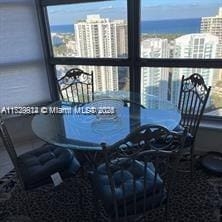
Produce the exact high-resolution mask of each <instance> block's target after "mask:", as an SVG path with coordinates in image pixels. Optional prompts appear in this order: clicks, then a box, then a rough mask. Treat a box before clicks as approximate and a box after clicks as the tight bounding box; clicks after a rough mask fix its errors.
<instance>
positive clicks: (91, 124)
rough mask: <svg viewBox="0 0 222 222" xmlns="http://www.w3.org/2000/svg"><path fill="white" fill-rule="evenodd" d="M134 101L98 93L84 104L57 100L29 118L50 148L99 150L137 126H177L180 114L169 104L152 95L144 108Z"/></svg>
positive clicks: (122, 96) (127, 96)
mask: <svg viewBox="0 0 222 222" xmlns="http://www.w3.org/2000/svg"><path fill="white" fill-rule="evenodd" d="M129 98H133V102H131V100H129ZM138 98H140V97H138ZM138 101H140V100H138V99H137V97H136V96H135V94H134V97H132V96H131V95H129V94H123V95H118V94H117V93H115V94H114V93H100V94H98V95H96V96H95V99H94V101H92V102H90V103H87V104H76V103H72V102H67V101H57V102H54V103H52V104H50V105H48V106H47V107H44V109H42V111H44V112H42V113H40V114H37V115H35V116H34V117H33V120H32V129H33V131H34V133H35V134H36V135H37V136H38V137H39V138H40V139H42V140H44V141H46V142H47V143H50V144H53V145H57V146H60V147H64V148H69V149H74V150H81V151H100V150H101V149H102V148H101V146H100V144H101V143H106V144H107V145H112V144H114V143H115V142H117V141H119V140H120V139H123V138H124V137H125V136H127V135H128V134H129V133H131V132H132V131H133V130H135V128H137V127H139V126H141V125H145V124H153V125H161V126H163V127H165V128H167V129H168V130H173V129H174V128H175V127H176V126H177V125H178V124H179V122H180V118H181V115H180V112H179V111H178V109H177V107H176V106H175V105H173V104H172V103H170V102H168V101H161V100H159V99H158V97H156V96H152V95H148V96H146V105H145V106H142V105H140V102H139V103H138Z"/></svg>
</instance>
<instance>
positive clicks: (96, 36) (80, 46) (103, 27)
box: [74, 15, 126, 91]
mask: <svg viewBox="0 0 222 222" xmlns="http://www.w3.org/2000/svg"><path fill="white" fill-rule="evenodd" d="M124 24H125V23H124V21H123V20H116V21H115V20H114V21H111V20H109V19H107V18H101V17H100V15H88V16H87V19H86V20H82V21H79V22H78V23H77V24H75V25H74V28H75V36H76V45H77V54H78V56H79V57H85V58H99V57H100V58H101V57H102V58H116V57H118V40H117V38H118V36H121V38H122V34H120V33H119V29H118V27H121V28H122V26H123V25H124ZM121 33H122V32H121ZM125 39H126V36H125ZM124 50H126V49H123V48H121V52H123V53H124ZM82 68H83V69H84V70H85V71H89V72H90V71H91V70H92V71H93V72H94V74H95V75H94V83H95V91H107V90H111V91H116V90H118V69H117V67H98V66H97V67H96V66H91V67H89V66H84V67H82Z"/></svg>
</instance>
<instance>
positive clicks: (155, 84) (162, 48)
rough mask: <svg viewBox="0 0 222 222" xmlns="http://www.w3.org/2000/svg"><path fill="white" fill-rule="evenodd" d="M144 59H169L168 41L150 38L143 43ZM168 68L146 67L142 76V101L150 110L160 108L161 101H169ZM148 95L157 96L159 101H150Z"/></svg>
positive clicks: (142, 54) (142, 53)
mask: <svg viewBox="0 0 222 222" xmlns="http://www.w3.org/2000/svg"><path fill="white" fill-rule="evenodd" d="M141 56H142V57H143V58H169V45H168V40H167V39H160V38H148V39H145V40H143V41H142V43H141ZM168 77H169V69H168V68H154V67H145V68H143V69H142V75H141V101H142V103H143V104H144V105H145V106H148V107H150V108H154V107H157V106H158V107H159V106H160V105H161V104H159V102H160V103H161V100H167V99H168ZM148 95H152V96H156V97H157V98H158V100H155V99H154V100H150V99H149V103H148Z"/></svg>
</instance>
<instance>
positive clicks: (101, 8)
mask: <svg viewBox="0 0 222 222" xmlns="http://www.w3.org/2000/svg"><path fill="white" fill-rule="evenodd" d="M110 9H113V6H112V5H109V6H104V7H100V8H99V10H110Z"/></svg>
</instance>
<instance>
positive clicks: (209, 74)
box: [171, 33, 219, 105]
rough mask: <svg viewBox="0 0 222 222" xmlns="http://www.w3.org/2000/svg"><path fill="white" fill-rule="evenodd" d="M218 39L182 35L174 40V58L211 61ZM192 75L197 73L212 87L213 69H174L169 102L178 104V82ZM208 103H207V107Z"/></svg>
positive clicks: (206, 35) (211, 36)
mask: <svg viewBox="0 0 222 222" xmlns="http://www.w3.org/2000/svg"><path fill="white" fill-rule="evenodd" d="M218 42H219V40H218V37H217V36H214V35H212V34H209V33H202V34H201V33H195V34H188V35H183V36H181V37H179V38H176V39H175V52H174V53H175V55H174V56H175V57H176V58H184V59H188V58H193V59H203V58H205V59H213V58H216V55H217V47H218ZM193 73H199V74H200V75H202V76H203V78H204V80H205V82H206V84H207V85H208V86H212V83H213V75H214V70H213V69H202V68H174V71H173V75H172V82H171V100H172V102H173V103H174V104H178V97H179V90H180V81H181V78H182V76H183V75H184V76H185V77H188V76H190V75H191V74H193ZM209 104H210V102H209V103H208V105H209Z"/></svg>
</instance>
